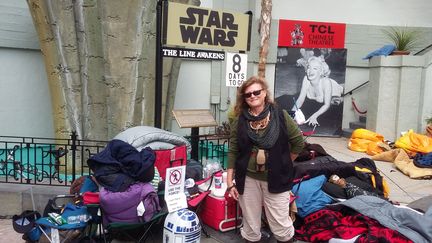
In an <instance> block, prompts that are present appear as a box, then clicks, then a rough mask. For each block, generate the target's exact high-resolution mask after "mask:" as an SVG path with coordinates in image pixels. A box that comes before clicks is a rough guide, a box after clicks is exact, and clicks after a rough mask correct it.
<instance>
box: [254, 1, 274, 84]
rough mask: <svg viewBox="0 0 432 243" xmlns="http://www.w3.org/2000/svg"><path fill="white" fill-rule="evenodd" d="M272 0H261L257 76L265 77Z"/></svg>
mask: <svg viewBox="0 0 432 243" xmlns="http://www.w3.org/2000/svg"><path fill="white" fill-rule="evenodd" d="M272 5H273V4H272V0H261V17H260V23H259V30H258V31H259V33H260V35H261V41H260V51H259V62H258V76H259V77H262V78H265V69H266V64H267V55H268V49H269V38H270V27H271V18H272V15H271V12H272Z"/></svg>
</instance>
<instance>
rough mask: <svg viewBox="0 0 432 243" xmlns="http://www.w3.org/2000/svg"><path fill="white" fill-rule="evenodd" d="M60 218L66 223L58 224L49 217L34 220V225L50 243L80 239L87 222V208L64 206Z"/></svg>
mask: <svg viewBox="0 0 432 243" xmlns="http://www.w3.org/2000/svg"><path fill="white" fill-rule="evenodd" d="M61 216H62V217H63V218H64V219H65V220H66V221H67V223H64V224H58V223H56V222H53V221H52V220H51V219H50V218H49V217H43V218H39V219H38V220H36V225H37V226H38V228H39V229H40V230H41V232H42V233H43V235H45V237H46V238H47V240H48V241H49V242H51V243H62V242H66V241H68V240H70V239H75V238H78V237H80V236H81V235H82V233H83V230H84V228H86V227H87V221H88V220H89V215H88V213H87V207H85V206H82V207H81V206H76V205H74V204H72V203H68V204H66V205H65V207H64V208H63V212H62V213H61Z"/></svg>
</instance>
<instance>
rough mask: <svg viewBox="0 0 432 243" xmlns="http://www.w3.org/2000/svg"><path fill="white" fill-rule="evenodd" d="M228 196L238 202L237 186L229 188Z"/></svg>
mask: <svg viewBox="0 0 432 243" xmlns="http://www.w3.org/2000/svg"><path fill="white" fill-rule="evenodd" d="M227 191H228V194H229V196H230V197H232V198H234V200H236V201H238V198H239V193H238V191H237V187H236V186H235V185H233V186H230V187H228V188H227Z"/></svg>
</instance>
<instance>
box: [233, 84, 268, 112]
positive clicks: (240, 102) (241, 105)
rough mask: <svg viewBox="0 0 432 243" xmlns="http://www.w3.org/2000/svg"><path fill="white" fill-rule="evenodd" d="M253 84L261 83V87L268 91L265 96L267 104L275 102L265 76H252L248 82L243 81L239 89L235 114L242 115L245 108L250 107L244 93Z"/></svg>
mask: <svg viewBox="0 0 432 243" xmlns="http://www.w3.org/2000/svg"><path fill="white" fill-rule="evenodd" d="M252 84H259V85H261V88H262V89H263V90H265V91H266V93H267V95H266V97H265V100H264V101H265V103H266V104H269V103H271V104H273V101H272V99H271V95H270V91H269V86H268V84H267V82H266V81H265V79H264V78H260V77H257V76H252V77H250V78H249V79H248V80H246V82H243V84H242V85H241V86H240V88H238V89H237V97H236V104H235V107H234V114H235V116H238V115H240V113H241V112H242V110H243V109H245V108H248V104H247V103H246V99H245V98H244V97H243V94H244V93H245V90H246V89H247V88H248V87H249V86H251V85H252Z"/></svg>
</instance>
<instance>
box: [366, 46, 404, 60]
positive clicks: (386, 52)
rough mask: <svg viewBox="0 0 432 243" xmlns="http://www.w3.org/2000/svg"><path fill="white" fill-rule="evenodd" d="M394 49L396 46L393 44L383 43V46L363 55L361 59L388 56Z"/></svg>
mask: <svg viewBox="0 0 432 243" xmlns="http://www.w3.org/2000/svg"><path fill="white" fill-rule="evenodd" d="M395 49H396V47H395V46H394V45H385V46H383V47H381V48H380V49H378V50H375V51H373V52H371V53H369V54H367V55H366V56H365V57H363V60H365V59H370V58H372V57H374V56H388V55H390V54H391V53H392V52H393V51H394V50H395Z"/></svg>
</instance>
